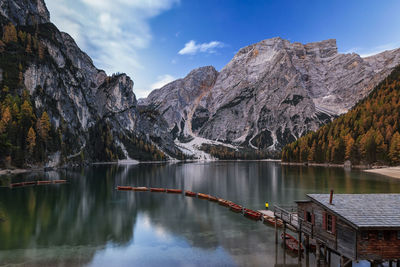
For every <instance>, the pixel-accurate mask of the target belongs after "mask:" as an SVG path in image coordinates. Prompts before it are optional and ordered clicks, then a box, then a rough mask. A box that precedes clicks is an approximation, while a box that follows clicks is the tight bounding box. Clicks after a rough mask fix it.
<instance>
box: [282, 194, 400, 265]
mask: <svg viewBox="0 0 400 267" xmlns="http://www.w3.org/2000/svg"><path fill="white" fill-rule="evenodd" d="M296 204H297V206H296V207H295V208H294V209H288V208H282V207H279V206H275V208H274V214H275V216H276V218H277V219H281V220H282V221H283V223H284V230H283V231H284V233H285V231H286V229H287V228H289V229H291V230H293V231H295V232H297V238H298V240H302V237H303V239H304V241H305V243H306V247H309V244H310V242H312V243H313V244H314V246H315V247H316V257H317V262H318V263H325V264H330V258H331V257H330V255H331V253H335V254H337V255H339V256H340V257H341V266H347V265H350V266H351V262H352V261H359V260H368V261H370V262H371V263H375V262H378V263H379V262H389V265H390V266H393V263H394V262H396V265H397V266H400V194H335V195H333V191H331V194H308V195H307V200H303V201H296ZM277 236H278V234H277V233H276V239H277ZM299 244H300V243H299ZM299 254H300V253H299ZM299 259H300V260H301V257H299Z"/></svg>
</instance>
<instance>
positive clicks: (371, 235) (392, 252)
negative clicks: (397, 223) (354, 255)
mask: <svg viewBox="0 0 400 267" xmlns="http://www.w3.org/2000/svg"><path fill="white" fill-rule="evenodd" d="M398 230H400V229H398ZM366 232H367V233H368V239H364V238H363V236H362V232H360V233H359V234H358V240H359V241H358V246H357V249H358V254H359V257H358V258H359V259H368V260H385V259H396V258H397V259H399V258H400V239H399V236H398V233H397V230H386V231H383V232H382V233H383V235H382V237H383V238H382V239H379V237H378V233H379V231H377V230H371V231H366Z"/></svg>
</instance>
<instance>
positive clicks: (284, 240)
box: [283, 222, 286, 252]
mask: <svg viewBox="0 0 400 267" xmlns="http://www.w3.org/2000/svg"><path fill="white" fill-rule="evenodd" d="M285 250H286V223H285V222H284V223H283V251H284V252H286V251H285Z"/></svg>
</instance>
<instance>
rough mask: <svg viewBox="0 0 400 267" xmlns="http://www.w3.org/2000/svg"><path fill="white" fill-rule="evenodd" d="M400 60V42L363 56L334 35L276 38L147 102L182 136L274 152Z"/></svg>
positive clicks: (341, 108) (343, 106) (345, 105)
mask: <svg viewBox="0 0 400 267" xmlns="http://www.w3.org/2000/svg"><path fill="white" fill-rule="evenodd" d="M399 63H400V49H396V50H392V51H386V52H383V53H380V54H377V55H374V56H370V57H366V58H362V57H360V56H359V55H357V54H355V53H351V54H342V53H338V49H337V46H336V40H333V39H330V40H326V41H321V42H315V43H309V44H300V43H291V42H289V41H287V40H283V39H281V38H272V39H268V40H264V41H261V42H259V43H256V44H253V45H250V46H247V47H245V48H242V49H240V50H239V51H238V52H237V54H236V55H235V56H234V58H233V59H232V60H231V61H230V62H229V63H228V64H227V65H226V66H225V67H224V68H223V69H222V70H221V71H220V72H219V73H217V72H216V71H215V70H214V69H213V68H212V67H205V68H199V69H196V70H194V71H192V72H191V73H190V74H189V75H188V76H187V77H186V78H184V79H183V80H177V81H175V82H172V83H170V84H168V85H166V86H164V87H163V88H160V89H157V90H155V91H153V92H152V93H151V94H150V95H149V97H148V98H147V99H145V100H142V101H143V103H146V104H147V105H151V106H153V107H155V108H156V109H157V110H158V111H159V112H160V114H161V115H163V117H164V118H165V119H166V121H167V122H168V126H169V130H170V131H171V132H172V133H173V135H174V136H178V137H180V141H181V142H182V141H184V140H192V139H193V138H195V139H196V138H201V140H200V141H197V142H195V145H197V147H199V143H201V142H204V143H212V142H219V143H221V144H227V145H230V146H232V145H233V146H234V147H236V148H237V146H241V147H244V148H252V149H255V150H257V151H260V150H267V151H272V152H273V151H275V152H276V151H280V150H281V149H282V147H283V146H284V145H286V144H288V143H290V142H293V141H295V140H296V139H297V138H299V137H301V136H302V135H304V134H306V133H307V132H308V131H310V130H316V129H318V128H319V127H320V126H322V125H324V124H326V123H328V122H330V121H331V120H332V119H333V118H335V117H336V116H338V115H340V114H343V113H345V112H346V111H347V110H348V109H349V108H351V107H352V106H353V105H354V104H355V103H357V102H358V101H359V100H360V99H362V98H363V97H365V96H366V95H368V93H369V92H370V91H371V90H372V89H373V88H374V87H375V86H376V85H377V84H378V83H379V82H380V81H381V80H382V79H384V78H385V77H386V76H387V75H389V73H390V72H391V71H392V70H393V68H394V67H395V66H396V65H397V64H399ZM189 81H191V82H189ZM188 93H189V94H190V97H186V95H187V94H188Z"/></svg>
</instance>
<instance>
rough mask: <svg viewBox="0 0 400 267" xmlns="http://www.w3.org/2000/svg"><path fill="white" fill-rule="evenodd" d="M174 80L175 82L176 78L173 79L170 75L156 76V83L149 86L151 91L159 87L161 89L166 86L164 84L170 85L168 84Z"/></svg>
mask: <svg viewBox="0 0 400 267" xmlns="http://www.w3.org/2000/svg"><path fill="white" fill-rule="evenodd" d="M175 80H176V78H175V77H173V76H172V75H169V74H165V75H161V76H158V77H157V81H156V82H155V83H153V84H152V85H151V86H150V88H151V89H152V90H154V89H158V88H161V87H163V86H164V85H166V84H168V83H170V82H172V81H175Z"/></svg>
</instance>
